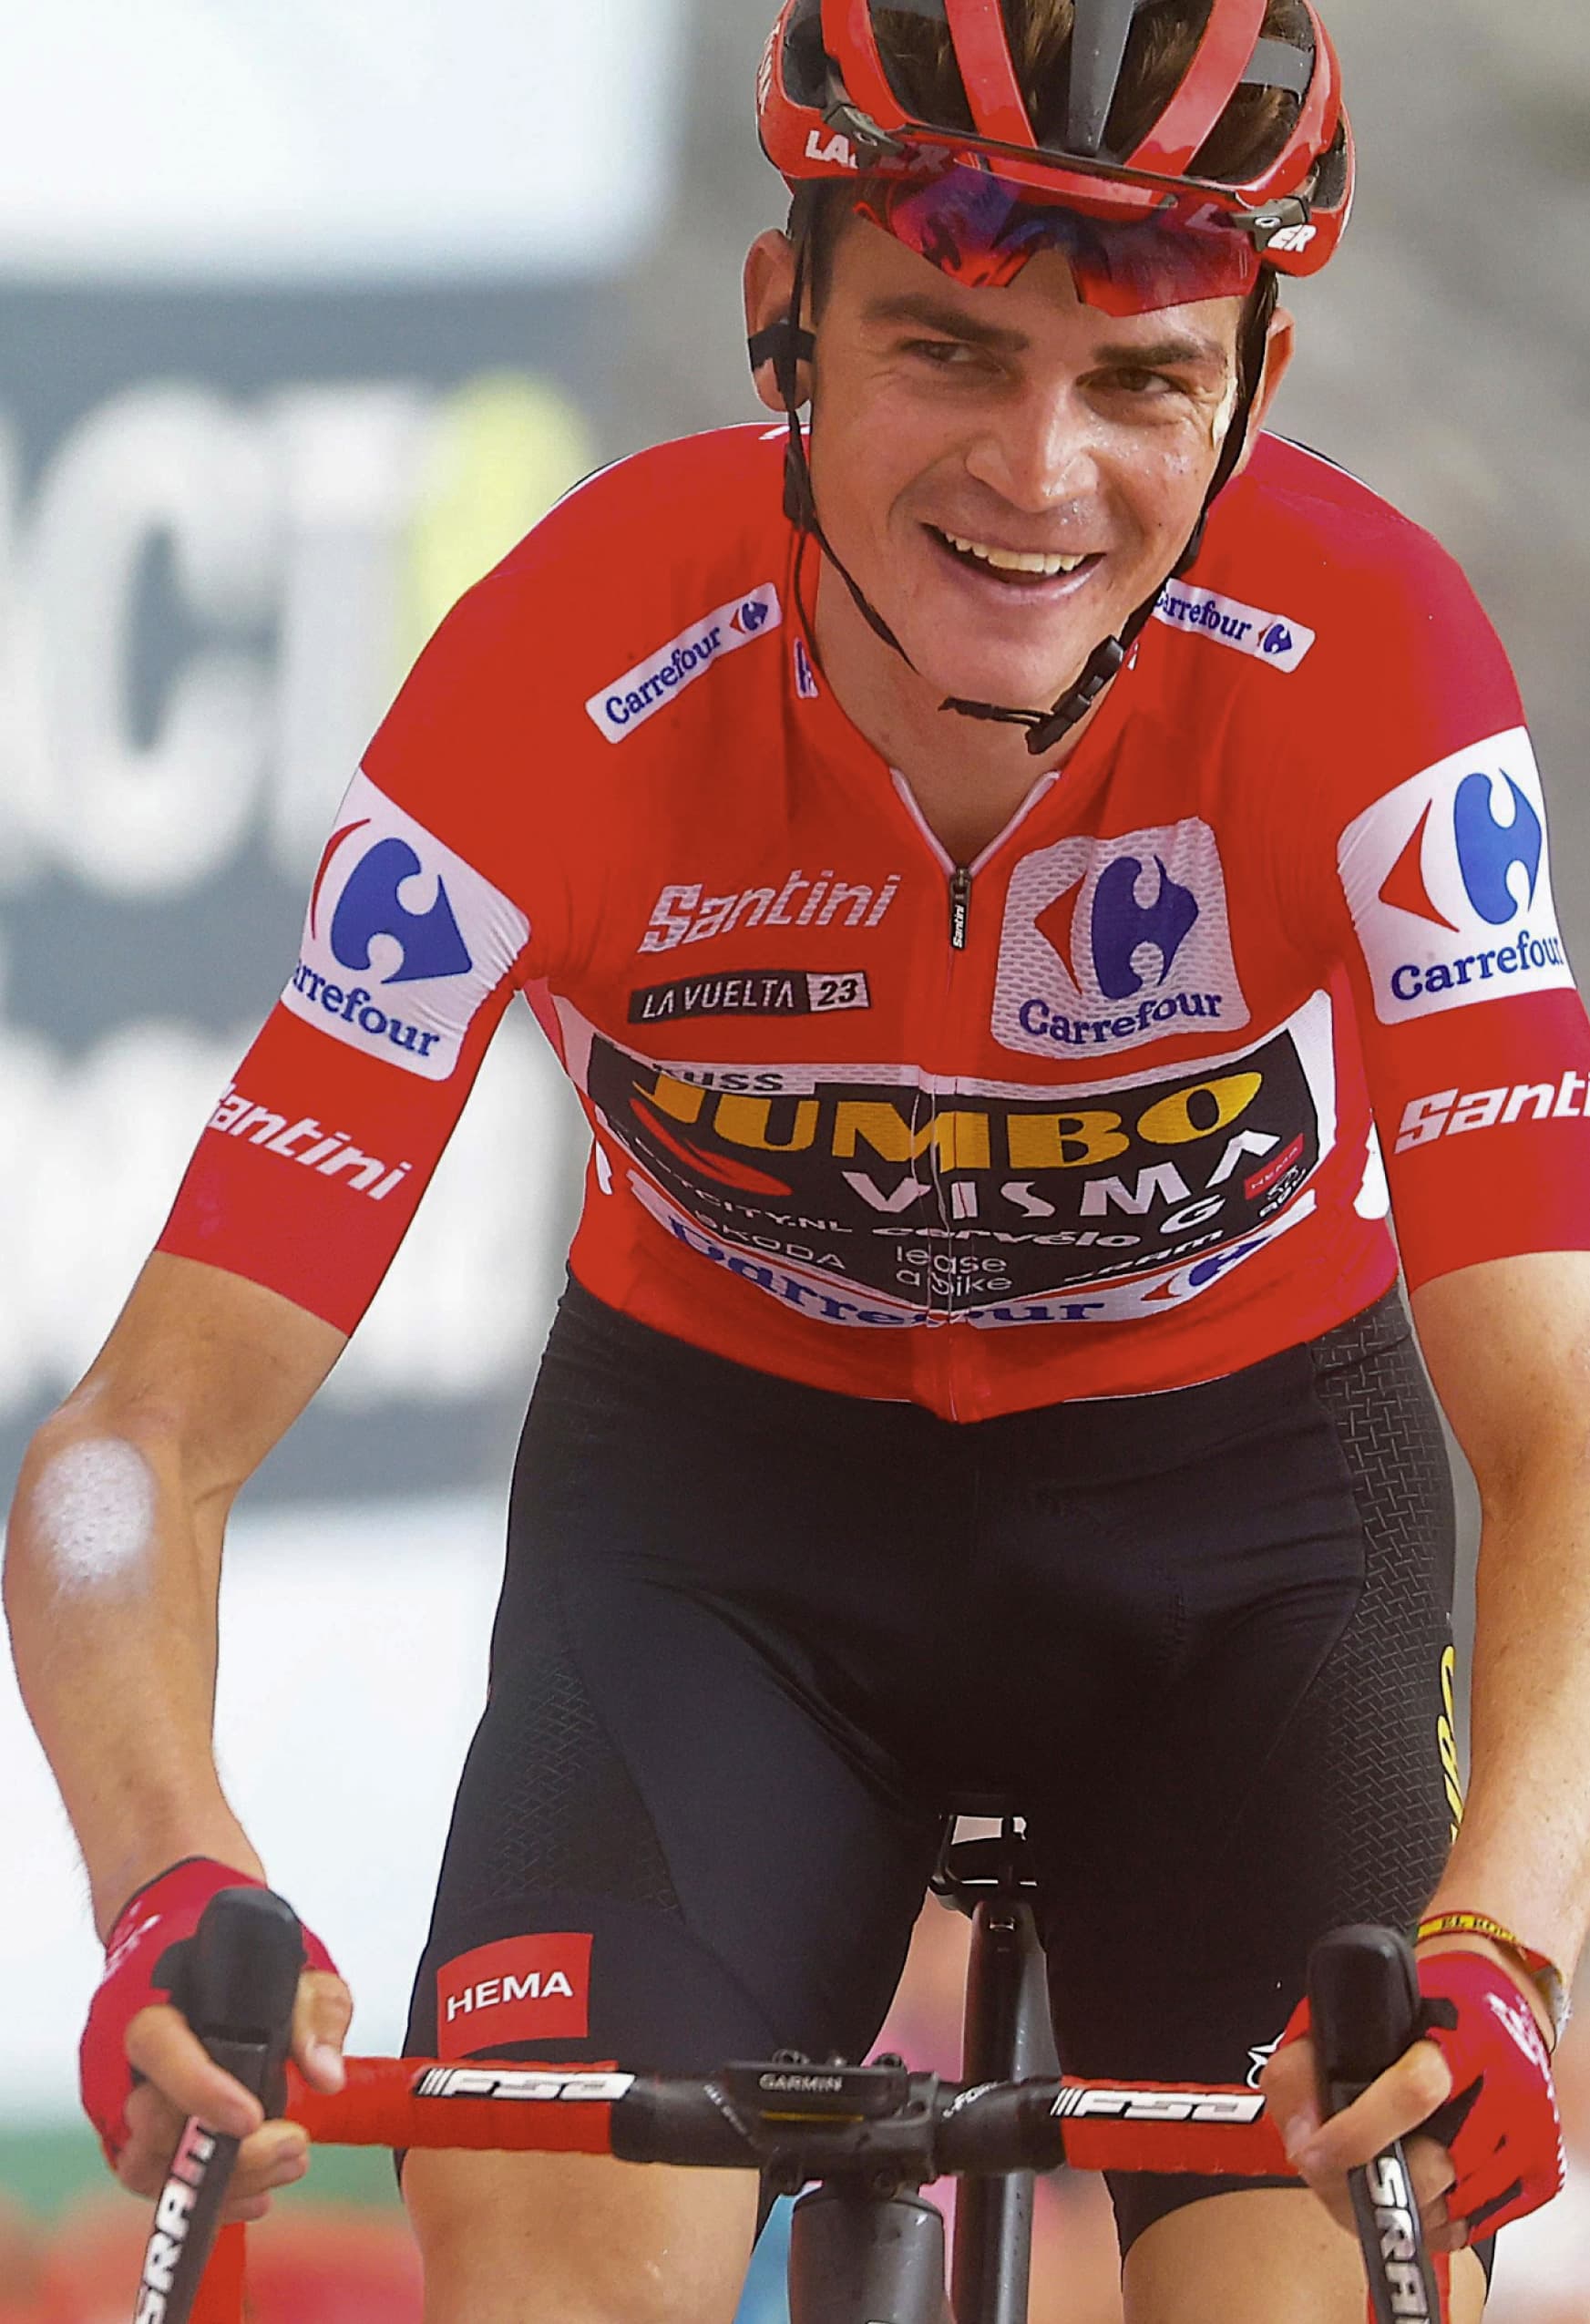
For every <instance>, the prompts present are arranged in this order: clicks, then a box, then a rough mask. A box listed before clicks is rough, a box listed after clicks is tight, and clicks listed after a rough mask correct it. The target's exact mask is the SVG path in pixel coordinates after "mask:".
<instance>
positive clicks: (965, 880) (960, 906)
mask: <svg viewBox="0 0 1590 2324" xmlns="http://www.w3.org/2000/svg"><path fill="white" fill-rule="evenodd" d="M970 919H971V871H970V868H969V866H968V865H966V864H964V863H958V864H957V865H956V867H955V869H954V870H953V871H952V872H951V873H950V875H949V949H950V951H952V952H964V951H965V950H966V932H967V925H968V922H969V920H970Z"/></svg>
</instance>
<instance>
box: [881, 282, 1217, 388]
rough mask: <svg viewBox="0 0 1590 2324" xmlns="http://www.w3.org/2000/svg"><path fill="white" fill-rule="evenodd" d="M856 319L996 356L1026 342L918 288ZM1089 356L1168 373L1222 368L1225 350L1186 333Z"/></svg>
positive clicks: (1116, 366)
mask: <svg viewBox="0 0 1590 2324" xmlns="http://www.w3.org/2000/svg"><path fill="white" fill-rule="evenodd" d="M862 321H863V322H864V323H914V324H918V326H919V327H920V328H921V329H923V330H927V331H940V332H942V333H943V334H944V336H945V337H946V338H947V339H963V340H965V341H966V342H967V343H968V344H969V345H972V346H977V347H990V348H992V349H994V350H995V351H996V352H997V353H999V354H1000V355H1024V354H1025V353H1026V352H1027V350H1028V348H1029V347H1031V344H1032V343H1031V340H1030V339H1029V338H1028V337H1027V335H1026V334H1025V333H1024V332H1021V331H1009V330H1004V329H1002V328H1001V327H1000V324H996V323H983V322H981V321H979V320H977V319H975V318H974V317H973V316H971V315H969V314H966V313H965V311H964V310H963V309H962V308H960V307H958V306H955V305H952V304H951V303H950V302H949V300H947V299H945V300H939V299H936V298H934V297H933V296H932V294H931V293H929V292H923V291H910V292H904V293H900V294H899V295H898V296H897V297H894V298H880V299H874V300H872V301H871V302H870V303H868V304H867V306H866V307H865V308H864V309H863V311H862ZM1092 362H1093V363H1094V364H1096V365H1100V366H1101V367H1103V368H1107V369H1110V370H1113V371H1172V370H1175V368H1176V367H1177V365H1212V366H1215V367H1217V368H1218V369H1219V370H1221V371H1225V370H1226V369H1227V368H1228V367H1229V365H1230V362H1231V354H1230V350H1229V349H1228V348H1226V347H1223V346H1222V345H1221V344H1220V343H1219V341H1218V340H1217V339H1206V338H1205V337H1203V336H1202V334H1199V333H1197V332H1186V333H1184V334H1181V335H1180V336H1177V337H1175V338H1165V339H1156V340H1154V342H1153V344H1151V345H1143V344H1126V343H1125V342H1121V343H1119V344H1116V343H1112V344H1109V345H1107V346H1100V347H1095V348H1094V349H1093V353H1092Z"/></svg>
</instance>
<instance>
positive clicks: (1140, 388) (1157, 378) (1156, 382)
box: [1105, 370, 1176, 396]
mask: <svg viewBox="0 0 1590 2324" xmlns="http://www.w3.org/2000/svg"><path fill="white" fill-rule="evenodd" d="M1105 385H1106V386H1111V387H1119V388H1121V389H1123V391H1124V393H1125V394H1127V395H1128V396H1152V395H1155V394H1158V393H1160V392H1162V391H1164V392H1165V393H1169V392H1170V391H1171V390H1173V389H1174V388H1175V386H1176V382H1175V380H1174V379H1167V378H1166V377H1165V375H1164V372H1163V371H1132V370H1121V371H1112V372H1109V373H1107V374H1106V376H1105Z"/></svg>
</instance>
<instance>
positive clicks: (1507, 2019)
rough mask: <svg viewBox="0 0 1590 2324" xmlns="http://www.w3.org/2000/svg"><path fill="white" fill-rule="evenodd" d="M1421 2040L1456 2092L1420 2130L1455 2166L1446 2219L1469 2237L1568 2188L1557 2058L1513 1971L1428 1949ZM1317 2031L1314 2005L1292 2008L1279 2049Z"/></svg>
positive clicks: (1478, 1957) (1422, 1976) (1423, 1963)
mask: <svg viewBox="0 0 1590 2324" xmlns="http://www.w3.org/2000/svg"><path fill="white" fill-rule="evenodd" d="M1418 1966H1419V1990H1420V1992H1421V1995H1422V1997H1423V2003H1424V2007H1423V2013H1422V2014H1423V2028H1422V2036H1421V2038H1422V2039H1423V2040H1425V2041H1432V2042H1433V2043H1434V2044H1435V2046H1436V2048H1437V2049H1438V2050H1439V2051H1441V2056H1442V2057H1443V2058H1444V2059H1445V2060H1446V2062H1447V2065H1448V2068H1449V2069H1450V2071H1451V2073H1452V2096H1451V2097H1450V2098H1449V2099H1448V2100H1447V2101H1446V2103H1445V2104H1444V2105H1442V2106H1440V2107H1438V2108H1437V2110H1436V2112H1435V2113H1433V2114H1431V2117H1430V2119H1429V2121H1428V2122H1425V2123H1421V2125H1420V2129H1421V2133H1422V2134H1424V2135H1426V2136H1428V2137H1431V2138H1433V2139H1436V2140H1437V2141H1438V2142H1439V2143H1440V2144H1441V2145H1442V2146H1444V2147H1445V2148H1446V2150H1447V2152H1448V2154H1450V2155H1451V2156H1452V2168H1453V2169H1454V2170H1455V2172H1456V2173H1457V2179H1456V2183H1455V2185H1452V2187H1451V2188H1449V2190H1448V2192H1447V2198H1446V2207H1447V2216H1448V2217H1449V2218H1450V2219H1452V2220H1453V2221H1461V2222H1462V2224H1463V2226H1465V2227H1466V2228H1467V2230H1468V2236H1469V2240H1470V2241H1471V2242H1473V2241H1475V2240H1477V2239H1478V2238H1480V2237H1485V2236H1492V2235H1494V2234H1495V2232H1496V2230H1497V2228H1498V2227H1504V2226H1507V2224H1508V2222H1509V2221H1510V2220H1513V2219H1522V2218H1523V2216H1525V2214H1526V2213H1528V2212H1531V2211H1538V2210H1539V2209H1540V2207H1541V2206H1542V2204H1544V2203H1549V2202H1550V2201H1551V2199H1552V2197H1553V2195H1556V2194H1557V2193H1558V2192H1559V2191H1560V2189H1561V2187H1562V2185H1563V2177H1564V2168H1565V2165H1564V2156H1563V2127H1562V2123H1561V2122H1560V2121H1559V2120H1558V2117H1557V2100H1556V2093H1555V2091H1554V2088H1553V2085H1552V2064H1551V2059H1550V2057H1549V2055H1548V2054H1547V2051H1546V2046H1545V2043H1544V2041H1542V2039H1541V2034H1540V2028H1539V2026H1538V2025H1537V2024H1536V2023H1535V2019H1534V2011H1533V2010H1532V2009H1531V2008H1530V2006H1529V2003H1528V2002H1527V2001H1526V2000H1524V1998H1523V1994H1522V1993H1521V1992H1520V1991H1519V1990H1518V1987H1517V1986H1516V1985H1515V1984H1514V1982H1513V1979H1512V1978H1511V1977H1509V1976H1508V1974H1507V1972H1506V1970H1505V1969H1501V1968H1499V1967H1498V1966H1497V1964H1496V1963H1495V1962H1494V1961H1493V1960H1491V1959H1488V1958H1487V1957H1486V1955H1484V1954H1482V1953H1469V1952H1451V1953H1436V1954H1433V1955H1424V1956H1421V1959H1420V1960H1419V1965H1418ZM1308 2031H1309V2018H1308V2002H1307V2001H1306V2000H1305V2001H1300V2002H1299V2003H1298V2007H1297V2009H1296V2010H1294V2011H1293V2012H1292V2016H1291V2019H1290V2021H1288V2023H1287V2031H1286V2032H1285V2033H1284V2034H1283V2035H1282V2036H1281V2041H1280V2043H1279V2044H1278V2045H1277V2046H1278V2047H1285V2045H1286V2044H1287V2043H1288V2042H1292V2041H1299V2040H1300V2039H1301V2038H1302V2037H1303V2035H1305V2034H1306V2033H1308Z"/></svg>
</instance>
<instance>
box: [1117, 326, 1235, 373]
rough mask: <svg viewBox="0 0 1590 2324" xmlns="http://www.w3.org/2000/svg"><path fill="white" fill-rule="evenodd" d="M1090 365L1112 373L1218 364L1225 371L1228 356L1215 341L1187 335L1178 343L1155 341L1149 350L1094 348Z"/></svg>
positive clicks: (1137, 348)
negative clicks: (1097, 365) (1110, 370)
mask: <svg viewBox="0 0 1590 2324" xmlns="http://www.w3.org/2000/svg"><path fill="white" fill-rule="evenodd" d="M1093 361H1094V362H1095V363H1097V364H1103V365H1108V366H1109V367H1110V368H1111V369H1112V370H1115V371H1174V370H1175V368H1176V366H1177V365H1178V364H1217V365H1219V367H1220V368H1221V370H1222V371H1224V370H1225V369H1226V366H1227V365H1228V364H1229V363H1230V361H1231V352H1230V349H1229V348H1227V347H1223V346H1222V345H1221V344H1220V342H1219V341H1218V340H1217V339H1205V338H1201V337H1200V336H1199V335H1198V334H1196V333H1195V332H1189V333H1188V334H1186V335H1185V337H1183V338H1179V339H1156V340H1155V341H1154V344H1153V345H1152V346H1141V345H1134V346H1128V345H1125V344H1121V345H1118V346H1108V347H1095V348H1094V349H1093Z"/></svg>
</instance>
